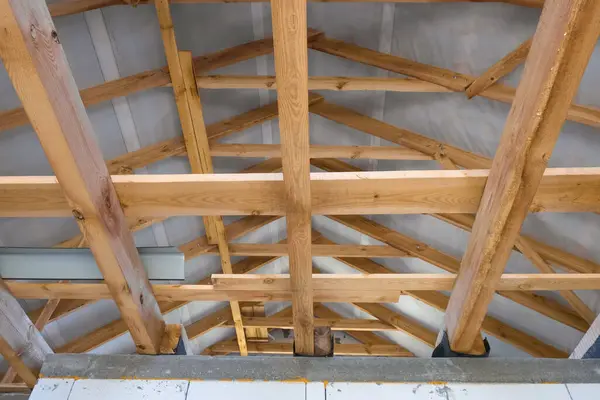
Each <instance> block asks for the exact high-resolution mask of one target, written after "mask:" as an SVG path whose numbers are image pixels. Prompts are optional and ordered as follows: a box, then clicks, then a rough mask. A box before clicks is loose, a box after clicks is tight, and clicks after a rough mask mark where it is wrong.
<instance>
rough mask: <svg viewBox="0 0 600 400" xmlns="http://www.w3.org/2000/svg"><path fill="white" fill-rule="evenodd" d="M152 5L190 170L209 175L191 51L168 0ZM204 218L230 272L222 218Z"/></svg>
mask: <svg viewBox="0 0 600 400" xmlns="http://www.w3.org/2000/svg"><path fill="white" fill-rule="evenodd" d="M154 4H155V8H156V12H157V15H158V21H159V25H160V31H161V35H162V40H163V44H164V47H165V54H166V57H167V64H168V66H169V74H170V75H171V84H172V86H173V91H174V94H175V103H176V105H177V111H178V113H179V120H180V121H181V127H182V130H183V138H184V140H185V147H186V150H187V156H188V159H189V161H190V165H191V169H192V173H193V174H212V173H213V172H214V171H213V166H212V159H211V156H210V149H209V145H208V134H207V132H206V125H205V123H204V115H203V111H202V104H201V101H200V96H199V94H198V87H197V86H196V79H195V73H194V63H193V59H192V53H191V52H179V51H178V49H177V41H176V38H175V29H174V27H173V19H172V18H171V10H170V8H169V1H168V0H155V1H154ZM203 221H204V227H205V228H206V229H205V230H206V237H207V238H208V242H209V243H211V244H216V245H217V246H218V248H219V254H220V256H221V267H222V269H223V272H224V273H226V274H231V273H233V270H232V267H231V258H230V256H229V249H228V247H227V236H226V233H225V226H224V224H223V219H222V218H221V217H220V216H212V217H204V218H203ZM230 307H231V313H232V315H233V320H234V322H235V331H236V334H237V339H238V345H239V347H240V353H241V355H242V356H247V355H248V351H247V350H246V336H245V333H244V327H243V326H242V315H241V312H240V305H239V304H238V302H236V301H233V302H231V304H230Z"/></svg>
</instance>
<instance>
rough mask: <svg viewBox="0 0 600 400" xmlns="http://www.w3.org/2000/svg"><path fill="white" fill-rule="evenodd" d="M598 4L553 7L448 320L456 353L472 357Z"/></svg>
mask: <svg viewBox="0 0 600 400" xmlns="http://www.w3.org/2000/svg"><path fill="white" fill-rule="evenodd" d="M598 15H600V3H598V2H595V1H588V0H572V1H548V2H546V5H545V7H544V11H543V12H542V16H541V19H540V24H539V25H538V29H537V31H536V34H535V35H534V39H533V44H532V46H531V52H530V54H529V57H528V59H527V62H526V64H525V71H524V74H523V78H522V79H521V83H520V84H519V88H518V90H517V94H516V96H515V101H514V103H513V107H512V109H511V112H510V114H509V116H508V118H507V122H506V126H505V130H504V133H503V135H502V139H501V142H500V146H499V148H498V150H497V152H496V156H495V158H494V163H493V165H492V168H491V170H490V176H489V178H488V181H487V184H486V188H485V191H484V194H483V198H482V202H481V205H480V208H479V212H478V213H477V216H476V219H475V225H474V226H473V232H472V233H471V238H470V241H469V245H468V246H467V250H466V253H465V255H464V257H463V260H462V263H461V268H460V272H459V277H458V279H457V281H456V286H455V288H454V290H453V292H452V296H451V297H450V304H449V306H448V309H447V312H446V319H445V321H446V328H447V332H448V337H449V339H450V345H451V347H452V349H453V350H455V351H458V352H463V353H469V352H471V351H472V349H473V348H474V345H475V343H476V342H477V341H479V340H480V339H479V338H480V333H479V331H480V329H481V324H482V322H483V318H484V317H485V313H486V312H487V308H488V304H489V303H490V301H491V299H492V296H493V294H494V291H495V289H496V287H497V285H496V282H498V279H499V278H500V275H501V274H502V272H503V270H504V267H505V265H506V262H507V260H508V257H509V256H510V253H511V250H512V248H513V246H514V244H515V240H516V238H517V236H518V235H519V231H520V229H521V225H522V223H523V220H524V219H525V217H526V215H527V212H528V210H529V207H530V205H531V203H532V202H533V201H534V196H535V192H536V190H537V188H538V186H539V184H540V181H541V178H542V175H543V173H544V170H545V168H546V163H547V161H548V159H549V158H550V155H551V154H552V149H553V147H554V144H555V142H556V140H557V138H558V135H559V133H560V130H561V127H562V124H563V123H564V120H565V117H566V115H567V110H568V107H569V104H570V102H571V100H572V98H573V97H574V95H575V92H576V91H577V88H578V86H579V81H580V79H581V77H582V76H583V73H584V71H585V68H586V66H587V63H588V60H589V58H590V56H591V53H592V51H593V49H594V47H595V44H596V42H597V40H598V36H599V35H600V21H599V20H598Z"/></svg>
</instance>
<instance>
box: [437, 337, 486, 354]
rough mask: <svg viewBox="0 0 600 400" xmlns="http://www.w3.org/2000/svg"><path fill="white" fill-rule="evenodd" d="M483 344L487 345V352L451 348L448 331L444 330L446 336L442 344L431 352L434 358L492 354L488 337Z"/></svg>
mask: <svg viewBox="0 0 600 400" xmlns="http://www.w3.org/2000/svg"><path fill="white" fill-rule="evenodd" d="M483 346H484V347H485V353H483V354H480V355H473V354H465V353H458V352H456V351H454V350H452V349H451V348H450V340H449V339H448V332H446V331H444V337H443V338H442V341H441V342H440V344H438V345H437V346H436V348H435V349H433V353H432V354H431V357H432V358H445V357H466V358H487V357H489V355H490V344H489V343H488V340H487V339H483Z"/></svg>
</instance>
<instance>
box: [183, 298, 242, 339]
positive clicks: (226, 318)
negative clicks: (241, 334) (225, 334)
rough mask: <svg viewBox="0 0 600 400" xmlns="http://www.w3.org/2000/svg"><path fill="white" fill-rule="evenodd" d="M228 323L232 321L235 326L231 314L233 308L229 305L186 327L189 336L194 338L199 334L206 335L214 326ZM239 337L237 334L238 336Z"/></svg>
mask: <svg viewBox="0 0 600 400" xmlns="http://www.w3.org/2000/svg"><path fill="white" fill-rule="evenodd" d="M227 323H231V325H230V326H233V317H232V316H231V308H230V307H229V306H226V307H223V308H221V309H219V310H217V311H215V312H213V313H212V314H210V315H207V316H206V317H204V318H201V319H199V320H198V321H196V322H194V323H192V324H190V325H188V326H186V327H185V330H186V331H187V335H188V338H189V339H190V340H193V339H195V338H197V337H198V336H201V335H204V334H205V333H207V332H210V331H211V330H213V329H214V328H218V327H220V326H224V325H226V324H227ZM236 338H237V336H236Z"/></svg>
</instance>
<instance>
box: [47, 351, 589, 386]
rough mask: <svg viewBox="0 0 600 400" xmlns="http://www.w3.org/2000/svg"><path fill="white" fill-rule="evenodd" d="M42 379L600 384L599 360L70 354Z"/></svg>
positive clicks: (51, 364) (55, 359) (52, 361)
mask: <svg viewBox="0 0 600 400" xmlns="http://www.w3.org/2000/svg"><path fill="white" fill-rule="evenodd" d="M42 375H43V376H44V377H79V378H89V379H122V378H136V379H146V378H147V379H150V378H164V379H205V380H218V379H250V380H268V381H281V380H297V379H305V380H308V381H329V382H334V381H336V382H431V381H444V382H465V383H467V382H476V383H544V382H552V383H600V360H596V359H592V360H590V359H588V360H568V359H560V360H554V359H533V358H532V359H500V358H487V359H469V358H453V359H449V358H448V359H442V358H438V359H425V358H392V357H337V358H336V357H334V358H292V357H263V356H260V357H252V356H251V357H232V356H226V357H225V356H223V357H203V356H139V355H108V356H97V355H85V354H67V355H51V356H48V358H47V359H46V362H45V363H44V365H43V367H42Z"/></svg>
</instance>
